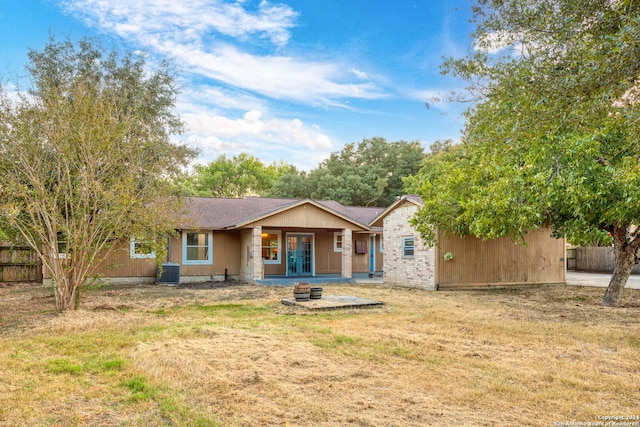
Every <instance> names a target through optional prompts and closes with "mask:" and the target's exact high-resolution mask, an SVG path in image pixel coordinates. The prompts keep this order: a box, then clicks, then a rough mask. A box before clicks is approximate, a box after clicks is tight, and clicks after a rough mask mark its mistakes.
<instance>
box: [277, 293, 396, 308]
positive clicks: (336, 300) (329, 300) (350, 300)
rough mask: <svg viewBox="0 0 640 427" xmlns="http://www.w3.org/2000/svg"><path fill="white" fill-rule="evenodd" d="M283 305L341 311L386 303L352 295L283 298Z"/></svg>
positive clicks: (380, 305)
mask: <svg viewBox="0 0 640 427" xmlns="http://www.w3.org/2000/svg"><path fill="white" fill-rule="evenodd" d="M281 302H282V304H284V305H287V306H292V307H302V308H305V309H307V310H311V311H322V310H339V309H346V308H376V307H382V306H384V302H382V301H375V300H370V299H367V298H360V297H355V296H351V295H325V296H323V297H322V298H320V299H313V300H308V301H298V300H296V299H295V298H283V299H282V300H281Z"/></svg>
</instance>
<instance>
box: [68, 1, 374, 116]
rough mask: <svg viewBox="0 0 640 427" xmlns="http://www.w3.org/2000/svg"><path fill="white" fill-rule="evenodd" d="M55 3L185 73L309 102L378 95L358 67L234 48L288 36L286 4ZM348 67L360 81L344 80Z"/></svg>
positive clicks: (291, 21) (290, 16) (280, 42)
mask: <svg viewBox="0 0 640 427" xmlns="http://www.w3.org/2000/svg"><path fill="white" fill-rule="evenodd" d="M63 5H64V6H65V8H66V10H67V11H69V12H71V13H74V14H75V15H78V16H80V17H81V18H82V19H83V20H84V21H85V22H86V23H87V24H88V25H93V26H98V27H99V28H100V29H101V30H103V31H106V32H111V33H115V34H117V35H119V36H121V37H123V38H126V39H133V40H134V41H135V42H137V43H139V44H140V45H141V46H143V47H145V48H146V49H150V50H152V51H155V52H157V53H159V54H161V55H163V56H167V57H171V58H173V59H174V60H175V61H176V62H177V63H178V64H180V65H181V67H183V68H184V69H185V70H188V71H189V72H190V73H193V74H199V75H201V76H204V77H207V78H210V79H214V80H216V81H218V82H220V83H223V84H226V85H229V86H233V87H236V88H240V89H242V90H248V91H251V92H253V93H256V94H260V95H263V96H267V97H271V98H274V99H292V100H295V101H297V102H301V103H304V104H311V105H314V104H316V105H317V104H324V105H341V102H340V99H343V98H361V99H377V98H382V97H384V96H385V95H384V94H383V93H382V91H381V90H380V89H379V88H378V87H377V86H376V85H375V84H373V83H371V82H368V81H361V80H362V79H365V78H366V73H365V72H363V71H360V70H356V69H354V68H352V69H351V72H350V73H347V72H345V71H344V70H345V67H344V66H343V64H341V63H330V62H317V61H312V60H307V59H303V58H294V57H290V56H284V55H276V54H266V55H254V54H249V53H247V52H246V51H244V50H242V48H241V47H240V46H241V45H242V42H243V41H246V40H249V38H250V37H260V38H267V39H269V40H270V41H271V42H272V43H273V44H274V45H275V46H276V47H282V46H284V45H285V44H286V43H287V42H288V41H289V39H290V37H291V34H290V29H291V28H292V27H293V26H294V25H295V20H296V18H297V16H298V14H297V12H295V11H294V10H292V9H291V8H290V7H289V6H286V5H282V4H276V5H273V4H271V3H269V2H266V1H262V2H261V3H260V4H259V7H258V10H257V11H255V12H249V11H247V10H245V9H243V4H242V3H240V2H233V3H225V2H223V1H221V0H192V2H189V4H188V6H187V4H186V3H185V2H176V1H174V0H136V1H130V0H110V1H106V0H63ZM221 35H222V36H226V37H230V38H232V39H234V40H235V41H234V45H232V44H231V42H230V41H229V40H228V39H226V40H225V37H220V36H221ZM346 68H347V69H348V68H349V67H346ZM353 74H355V76H356V77H357V78H358V79H360V81H358V82H357V83H353V82H351V81H350V78H352V75H353Z"/></svg>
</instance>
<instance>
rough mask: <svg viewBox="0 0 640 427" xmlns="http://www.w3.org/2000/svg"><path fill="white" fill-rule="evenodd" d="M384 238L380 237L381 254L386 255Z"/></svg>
mask: <svg viewBox="0 0 640 427" xmlns="http://www.w3.org/2000/svg"><path fill="white" fill-rule="evenodd" d="M383 237H384V236H380V253H384V239H383Z"/></svg>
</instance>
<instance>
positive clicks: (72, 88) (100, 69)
mask: <svg viewBox="0 0 640 427" xmlns="http://www.w3.org/2000/svg"><path fill="white" fill-rule="evenodd" d="M28 71H29V73H30V76H31V79H32V87H31V89H30V91H29V93H20V94H18V95H17V96H11V94H10V93H8V92H7V91H5V90H1V91H0V176H2V183H1V184H0V221H1V225H2V228H3V229H4V230H7V231H9V232H10V233H12V235H13V236H15V237H16V238H19V239H22V240H24V241H26V242H27V243H28V244H29V245H30V246H31V247H32V248H33V249H34V250H35V251H36V253H37V254H38V256H39V258H40V260H41V261H42V263H43V265H44V266H45V267H46V268H47V269H48V270H49V271H50V272H51V276H52V282H53V289H54V294H55V304H56V308H57V309H59V310H63V309H73V308H76V307H77V306H78V303H79V296H80V289H81V287H82V286H84V285H86V284H88V283H89V282H90V279H91V278H92V277H93V276H94V275H95V273H96V271H97V268H99V267H100V264H101V263H102V262H105V260H107V259H108V258H109V257H110V256H111V255H113V253H114V251H115V250H116V248H117V247H118V245H117V243H118V242H122V241H127V242H128V241H129V239H130V238H131V237H132V236H135V238H137V239H145V240H147V241H148V242H149V245H151V246H157V245H159V242H160V241H161V240H158V238H159V237H160V236H166V233H167V232H168V231H169V230H170V229H171V227H172V226H175V223H173V222H171V220H172V218H171V215H170V213H171V212H175V207H176V205H177V202H178V200H177V199H176V198H173V197H170V192H171V191H172V185H171V179H172V178H173V177H175V176H177V175H179V174H180V172H181V170H182V169H183V167H184V166H186V164H187V162H188V161H189V160H190V159H191V158H192V157H193V156H194V155H195V153H194V152H193V150H191V149H189V148H188V147H186V146H184V145H177V144H174V143H171V142H170V137H171V136H172V135H174V134H177V133H179V132H180V131H181V130H182V127H183V124H182V121H181V120H180V118H179V117H177V116H176V115H175V114H174V113H173V112H172V110H173V107H174V102H175V97H176V88H175V84H174V80H173V77H172V73H171V70H170V68H169V67H168V65H167V64H161V65H160V66H159V69H158V70H157V71H150V70H149V68H148V64H147V63H146V62H145V60H144V59H143V58H140V57H136V56H134V55H132V54H126V55H119V54H118V53H117V52H115V51H113V52H110V53H108V54H105V53H103V51H102V49H101V47H100V45H99V43H98V42H96V41H93V40H90V39H83V40H82V41H80V42H79V43H77V44H74V43H72V42H70V41H65V42H58V41H56V40H55V39H54V38H53V37H52V38H51V39H50V40H49V42H48V44H47V45H46V47H45V48H44V50H43V51H42V52H37V51H33V50H32V51H30V52H29V66H28ZM163 240H164V239H163ZM164 241H165V242H166V240H164ZM157 249H160V248H159V247H158V248H157Z"/></svg>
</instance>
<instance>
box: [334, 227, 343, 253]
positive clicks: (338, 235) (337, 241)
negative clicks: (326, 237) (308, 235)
mask: <svg viewBox="0 0 640 427" xmlns="http://www.w3.org/2000/svg"><path fill="white" fill-rule="evenodd" d="M342 237H343V236H342V231H336V232H334V233H333V251H334V252H342Z"/></svg>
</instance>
